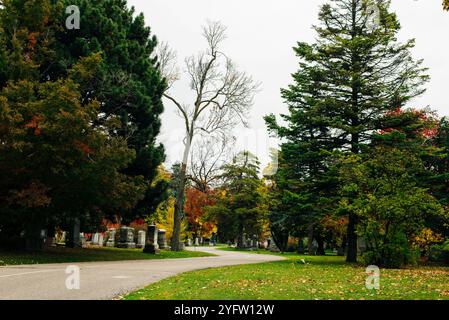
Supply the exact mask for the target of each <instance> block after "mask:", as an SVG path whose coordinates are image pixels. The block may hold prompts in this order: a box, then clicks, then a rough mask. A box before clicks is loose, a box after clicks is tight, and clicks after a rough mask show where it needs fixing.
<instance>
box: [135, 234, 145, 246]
mask: <svg viewBox="0 0 449 320" xmlns="http://www.w3.org/2000/svg"><path fill="white" fill-rule="evenodd" d="M145 237H146V232H145V231H143V230H139V232H138V233H137V245H136V247H137V248H143V247H145Z"/></svg>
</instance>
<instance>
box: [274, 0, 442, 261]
mask: <svg viewBox="0 0 449 320" xmlns="http://www.w3.org/2000/svg"><path fill="white" fill-rule="evenodd" d="M389 4H390V1H362V0H341V1H331V2H330V3H329V4H325V5H323V6H322V8H321V11H320V14H319V19H320V21H321V24H320V25H318V26H316V27H314V28H315V31H316V33H317V36H318V37H317V41H316V43H313V44H307V43H303V42H300V43H298V45H297V47H296V48H295V53H296V55H297V56H298V58H299V59H300V63H299V64H300V67H299V70H298V71H297V72H296V73H295V74H294V75H293V84H292V85H290V86H289V87H288V88H287V89H283V90H282V96H283V98H284V100H285V102H286V103H287V105H288V108H289V113H288V114H286V115H283V116H282V118H283V120H284V122H285V123H286V125H285V126H284V125H279V124H278V123H277V121H276V117H275V116H274V115H270V116H267V117H266V118H265V120H266V122H267V125H268V127H269V130H270V131H271V132H273V133H274V134H275V135H277V136H278V137H280V138H282V139H283V141H285V142H284V143H283V144H282V147H281V155H280V165H279V171H278V172H277V174H276V175H275V176H274V177H273V178H272V180H273V181H274V184H275V193H274V194H275V196H274V199H273V201H272V205H271V208H270V210H271V223H272V226H273V227H274V228H273V229H272V231H274V232H275V233H276V232H277V233H284V234H285V233H287V234H292V235H297V236H299V237H304V236H308V239H309V251H310V253H312V252H311V249H312V241H313V240H314V239H315V240H316V241H317V242H318V243H319V244H320V243H321V244H322V237H323V236H324V235H325V234H326V228H325V227H324V223H323V221H325V220H326V219H328V218H329V217H333V218H334V219H340V218H341V217H343V218H345V219H346V221H347V222H346V224H347V232H346V234H345V236H344V238H343V240H342V241H340V242H341V243H340V246H342V247H343V248H341V249H343V251H344V250H346V252H347V261H348V262H355V261H356V260H357V237H358V235H359V236H361V237H362V238H364V239H365V240H366V241H367V250H368V254H366V255H365V256H366V260H368V262H375V263H377V264H379V265H393V264H394V263H392V262H391V261H389V260H388V259H389V258H388V257H389V256H390V255H392V256H396V257H397V256H398V255H397V252H396V251H397V250H399V249H398V245H396V246H395V245H393V244H392V242H393V243H395V244H397V243H398V242H401V241H402V244H403V246H402V247H404V246H405V249H404V250H407V249H408V246H407V241H409V242H410V241H411V237H412V236H413V235H415V234H416V233H417V232H419V229H420V228H421V229H422V228H423V227H424V225H425V224H426V223H428V222H429V221H430V220H434V221H435V219H436V220H438V219H440V220H441V219H444V216H445V212H446V208H445V204H446V203H445V196H443V195H442V192H441V190H442V189H445V188H447V176H446V172H447V171H445V169H443V168H441V167H440V165H442V164H443V163H444V160H443V159H446V158H447V151H448V150H447V148H446V144H447V140H446V138H443V139H441V138H442V137H443V134H444V133H443V132H444V131H443V130H445V129H444V122H445V120H443V121H442V123H441V124H440V123H439V119H435V118H432V117H431V115H429V114H428V113H426V112H420V111H419V112H418V111H416V112H415V111H413V110H403V107H404V106H405V105H406V104H407V103H408V102H409V101H411V100H412V99H413V98H414V97H416V96H418V95H420V94H422V93H423V92H424V91H425V89H424V86H423V85H424V84H425V82H426V81H427V80H428V76H427V75H426V74H425V71H426V69H425V68H424V67H422V61H421V60H415V59H413V58H412V56H411V53H410V50H411V49H412V48H413V47H414V40H409V41H407V42H405V43H399V42H398V41H397V39H396V36H397V33H398V31H399V30H400V24H399V22H398V20H397V17H396V15H395V14H394V13H392V12H390V11H389ZM438 137H439V138H438ZM443 166H444V165H443ZM441 169H442V170H441ZM436 181H438V183H439V184H436ZM438 190H440V192H438ZM439 225H440V226H442V225H443V224H442V223H441V221H440V224H439ZM440 229H441V228H440ZM278 237H279V238H283V239H285V238H286V237H285V236H284V237H280V236H278ZM401 239H404V240H401ZM404 241H405V244H404ZM281 246H282V244H281ZM399 247H400V245H399ZM402 247H401V248H402ZM321 252H323V251H322V250H321ZM369 255H371V256H372V258H368V256H369ZM403 255H404V256H405V255H406V253H404V254H403ZM398 259H399V260H400V259H401V258H398ZM405 260H406V259H405V258H404V259H402V260H401V261H400V263H402V262H404V263H406V262H407V261H405Z"/></svg>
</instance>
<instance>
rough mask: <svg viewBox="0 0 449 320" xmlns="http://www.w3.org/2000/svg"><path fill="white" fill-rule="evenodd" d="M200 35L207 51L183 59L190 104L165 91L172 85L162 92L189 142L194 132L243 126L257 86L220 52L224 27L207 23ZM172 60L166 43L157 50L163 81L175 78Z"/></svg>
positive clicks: (217, 23)
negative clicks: (182, 122)
mask: <svg viewBox="0 0 449 320" xmlns="http://www.w3.org/2000/svg"><path fill="white" fill-rule="evenodd" d="M203 36H204V38H205V40H206V43H207V45H208V47H207V49H206V50H205V51H203V52H200V53H199V54H197V55H194V56H191V57H188V58H187V59H186V60H185V64H186V76H187V77H188V80H189V84H190V89H191V90H192V91H194V93H195V99H194V101H193V103H192V104H191V105H188V104H185V105H183V104H182V103H181V102H180V101H178V100H177V99H175V98H174V97H173V95H172V94H170V93H169V92H168V91H169V90H170V89H171V86H172V84H173V82H171V83H170V85H169V87H168V89H167V92H166V93H165V97H166V98H167V99H169V100H170V101H171V102H172V103H174V104H175V105H176V106H177V108H178V109H179V112H180V114H181V116H182V117H183V118H184V120H185V127H186V132H188V133H189V135H190V137H189V138H190V139H191V140H192V139H193V136H194V135H195V130H197V129H200V130H201V131H203V132H207V133H209V134H213V133H214V132H216V131H217V132H221V133H224V132H226V131H229V130H232V128H233V127H235V126H236V125H237V124H238V123H239V122H241V123H242V124H243V125H245V126H247V125H248V123H247V120H246V119H247V118H248V112H249V110H250V108H251V106H252V104H253V99H254V94H255V92H256V91H257V89H258V86H259V85H258V84H257V83H255V82H254V80H253V79H252V78H251V77H250V76H249V75H247V74H246V73H245V72H241V71H239V70H238V69H237V67H236V65H235V64H234V63H233V62H232V60H231V59H229V58H228V57H227V56H226V55H225V54H224V53H222V52H220V45H221V43H222V42H223V41H224V40H225V39H226V27H225V26H223V25H222V24H221V23H219V22H209V23H208V24H207V25H206V26H204V27H203ZM175 57H176V56H175V54H174V53H173V52H172V51H171V50H170V49H169V48H168V46H167V45H166V44H163V45H162V46H161V48H160V49H159V62H160V68H161V71H162V72H163V73H164V75H165V77H166V78H167V79H171V80H177V79H179V77H178V74H177V72H175V71H174V70H177V69H176V68H175V67H174V66H173V61H174V59H175Z"/></svg>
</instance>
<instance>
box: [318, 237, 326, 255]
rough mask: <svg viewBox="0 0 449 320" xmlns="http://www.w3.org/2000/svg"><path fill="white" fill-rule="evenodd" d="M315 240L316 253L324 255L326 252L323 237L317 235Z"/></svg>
mask: <svg viewBox="0 0 449 320" xmlns="http://www.w3.org/2000/svg"><path fill="white" fill-rule="evenodd" d="M315 238H316V242H317V243H318V249H317V251H316V254H317V255H319V256H325V255H326V252H325V251H324V239H323V237H321V236H317V237H315Z"/></svg>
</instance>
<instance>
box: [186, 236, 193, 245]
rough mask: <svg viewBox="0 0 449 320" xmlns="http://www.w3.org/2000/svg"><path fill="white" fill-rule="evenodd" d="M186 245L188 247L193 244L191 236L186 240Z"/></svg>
mask: <svg viewBox="0 0 449 320" xmlns="http://www.w3.org/2000/svg"><path fill="white" fill-rule="evenodd" d="M186 246H187V247H190V246H192V239H190V238H189V239H187V240H186Z"/></svg>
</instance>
